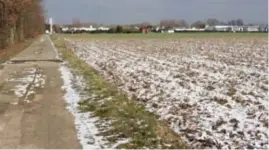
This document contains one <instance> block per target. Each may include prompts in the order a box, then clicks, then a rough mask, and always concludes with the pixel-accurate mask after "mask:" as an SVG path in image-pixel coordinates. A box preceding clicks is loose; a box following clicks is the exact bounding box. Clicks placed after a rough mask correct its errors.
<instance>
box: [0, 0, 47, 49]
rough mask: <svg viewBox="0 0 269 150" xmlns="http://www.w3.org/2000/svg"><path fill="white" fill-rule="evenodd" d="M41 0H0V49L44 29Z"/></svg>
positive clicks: (33, 35) (37, 33) (35, 34)
mask: <svg viewBox="0 0 269 150" xmlns="http://www.w3.org/2000/svg"><path fill="white" fill-rule="evenodd" d="M44 18H45V17H44V11H43V7H42V0H0V49H2V48H5V47H7V46H9V45H11V44H14V43H16V42H19V41H23V40H25V39H28V38H32V37H35V36H37V35H39V34H40V33H42V32H43V31H44Z"/></svg>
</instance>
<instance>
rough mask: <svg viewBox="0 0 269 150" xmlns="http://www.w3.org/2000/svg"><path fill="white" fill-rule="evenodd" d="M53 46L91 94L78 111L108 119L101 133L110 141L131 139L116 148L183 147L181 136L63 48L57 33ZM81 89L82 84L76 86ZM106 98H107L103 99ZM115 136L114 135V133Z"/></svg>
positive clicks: (184, 145) (61, 40)
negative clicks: (83, 81)
mask: <svg viewBox="0 0 269 150" xmlns="http://www.w3.org/2000/svg"><path fill="white" fill-rule="evenodd" d="M52 40H53V42H54V43H55V46H56V48H57V49H58V50H59V52H60V53H61V55H62V57H63V59H64V60H66V61H68V65H69V67H70V68H73V69H72V70H73V71H75V73H76V74H79V75H82V76H83V78H84V79H85V83H86V86H85V87H83V93H85V92H86V93H88V94H89V95H94V96H93V97H91V98H89V99H86V100H83V101H81V102H80V103H79V105H80V109H81V111H84V112H92V113H93V114H94V115H95V116H97V117H99V118H100V119H101V120H109V121H111V122H112V124H111V127H110V129H109V130H105V131H104V132H102V133H101V134H102V135H103V136H105V137H109V138H108V140H109V141H110V142H111V143H113V142H115V141H116V140H117V139H120V138H131V139H132V140H131V141H130V142H129V143H126V144H121V145H119V146H118V147H117V148H176V149H181V148H187V145H186V144H185V143H184V142H182V140H181V138H180V137H179V136H178V135H176V134H175V133H174V132H173V131H172V130H170V129H169V127H168V125H167V124H166V123H164V122H162V121H159V120H158V119H157V117H156V116H155V115H154V114H152V113H150V112H147V111H146V109H145V108H144V106H143V105H139V104H138V103H137V102H136V101H135V100H130V99H128V98H127V96H126V95H124V94H123V93H122V92H120V91H119V90H117V88H116V87H114V86H113V85H111V84H109V83H107V82H106V81H105V80H104V79H103V78H102V77H101V75H99V74H98V72H96V71H95V70H94V69H93V68H91V67H89V65H88V64H86V63H85V62H84V61H82V60H80V59H79V58H78V57H76V56H75V55H74V54H73V53H72V52H71V51H70V50H68V49H67V48H66V47H65V44H64V41H63V39H62V38H61V37H59V36H53V37H52ZM80 88H82V87H80ZM107 98H109V100H105V99H107ZM115 135H117V136H115Z"/></svg>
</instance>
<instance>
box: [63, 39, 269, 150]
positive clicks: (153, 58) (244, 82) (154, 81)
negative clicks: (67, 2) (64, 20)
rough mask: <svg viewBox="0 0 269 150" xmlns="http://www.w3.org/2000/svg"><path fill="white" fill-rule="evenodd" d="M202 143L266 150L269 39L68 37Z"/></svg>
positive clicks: (115, 79) (77, 50) (108, 74)
mask: <svg viewBox="0 0 269 150" xmlns="http://www.w3.org/2000/svg"><path fill="white" fill-rule="evenodd" d="M65 41H66V45H67V46H68V47H69V48H70V49H72V50H73V52H74V53H75V54H76V55H77V56H78V57H80V58H81V59H82V60H84V61H85V62H87V63H88V64H89V65H90V66H92V67H94V69H96V70H97V71H98V72H100V73H101V74H102V75H103V76H104V77H105V78H106V79H107V80H108V81H110V82H111V83H114V84H115V85H117V86H118V88H119V89H121V90H122V91H123V92H125V93H127V94H128V96H129V97H132V98H136V99H137V100H138V102H139V103H143V104H144V105H145V106H146V108H147V110H148V111H150V112H154V113H155V114H156V115H158V116H159V119H161V120H165V121H167V122H168V123H169V125H170V128H171V129H173V130H174V131H175V132H176V133H178V134H179V135H181V136H182V137H183V138H184V139H185V141H186V142H187V143H189V144H190V145H193V147H196V148H268V133H267V131H268V105H267V104H268V95H267V92H268V86H267V85H268V73H267V68H268V51H267V49H268V45H267V44H268V43H267V39H266V38H238V39H229V38H216V39H213V38H206V39H193V38H188V39H187V38H186V39H125V40H124V39H114V40H109V39H88V40H86V39H83V40H82V39H65Z"/></svg>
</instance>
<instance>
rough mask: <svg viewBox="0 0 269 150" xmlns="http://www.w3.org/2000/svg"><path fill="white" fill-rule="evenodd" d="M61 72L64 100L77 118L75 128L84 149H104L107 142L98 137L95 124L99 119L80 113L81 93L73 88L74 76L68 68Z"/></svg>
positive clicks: (62, 68)
mask: <svg viewBox="0 0 269 150" xmlns="http://www.w3.org/2000/svg"><path fill="white" fill-rule="evenodd" d="M60 72H61V75H62V79H63V81H64V85H63V86H62V89H63V90H64V91H65V95H64V99H65V100H66V102H67V104H68V106H67V109H68V110H69V111H70V112H71V113H72V114H73V115H74V117H75V126H76V129H77V137H78V139H79V141H80V143H81V145H82V147H83V149H99V148H103V145H105V144H106V142H105V141H104V140H103V137H102V136H97V134H98V133H99V131H98V128H97V127H96V125H95V122H96V121H97V120H98V118H97V117H92V114H91V113H90V112H87V113H84V112H83V113H82V112H80V111H79V108H78V107H79V105H78V102H79V101H80V100H81V97H80V95H79V93H78V92H77V91H76V90H75V89H74V88H73V83H72V82H73V79H74V76H73V74H72V73H71V71H70V70H69V68H67V67H66V66H64V65H62V66H61V67H60Z"/></svg>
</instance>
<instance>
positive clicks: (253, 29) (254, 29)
mask: <svg viewBox="0 0 269 150" xmlns="http://www.w3.org/2000/svg"><path fill="white" fill-rule="evenodd" d="M243 29H244V31H246V32H258V31H259V26H244V27H243Z"/></svg>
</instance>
